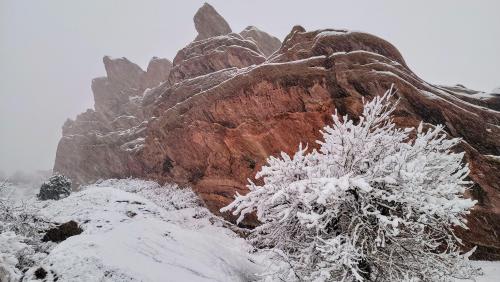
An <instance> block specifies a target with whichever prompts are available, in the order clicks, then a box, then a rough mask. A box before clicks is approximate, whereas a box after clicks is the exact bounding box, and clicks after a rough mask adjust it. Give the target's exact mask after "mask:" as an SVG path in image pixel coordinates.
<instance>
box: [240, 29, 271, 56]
mask: <svg viewBox="0 0 500 282" xmlns="http://www.w3.org/2000/svg"><path fill="white" fill-rule="evenodd" d="M240 35H241V36H242V37H243V38H245V39H248V40H251V41H253V42H254V43H255V45H257V46H258V47H259V50H260V51H261V52H262V53H263V54H264V55H265V56H266V57H269V56H270V55H271V54H273V53H274V52H275V51H276V50H278V49H279V48H280V47H281V41H280V40H279V39H278V38H276V37H274V36H272V35H269V34H268V33H266V32H264V31H262V30H260V29H258V28H256V27H255V26H248V27H247V28H245V29H244V30H243V31H241V32H240Z"/></svg>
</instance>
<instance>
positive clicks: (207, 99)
mask: <svg viewBox="0 0 500 282" xmlns="http://www.w3.org/2000/svg"><path fill="white" fill-rule="evenodd" d="M204 7H205V8H204ZM204 7H202V9H200V11H201V12H200V11H199V12H198V13H197V16H195V22H196V19H198V20H199V19H208V20H206V23H210V22H211V21H212V20H213V19H218V20H220V18H218V17H216V16H214V14H213V13H214V11H215V10H214V9H213V8H212V9H210V8H206V6H204ZM199 13H201V15H199ZM203 13H208V14H210V15H211V16H209V15H203ZM215 13H216V12H215ZM217 15H218V14H217ZM224 22H225V21H224ZM202 25H203V24H202ZM221 26H224V25H221ZM198 32H199V33H200V34H205V35H206V36H209V37H207V38H203V39H201V37H205V35H203V36H200V35H199V36H198V37H197V39H196V40H195V41H194V42H192V43H190V44H189V45H188V46H186V47H185V48H183V49H181V50H180V51H179V52H178V54H177V56H176V57H175V59H174V61H173V67H172V70H171V71H170V73H169V74H168V77H167V75H163V76H162V78H163V81H165V82H163V83H162V84H160V85H159V86H157V87H155V88H153V89H150V90H146V91H144V94H139V95H138V93H139V92H140V91H141V90H138V91H137V90H134V89H137V87H139V85H142V84H141V82H140V81H141V79H139V78H137V77H143V76H144V75H143V74H142V73H141V72H140V71H139V70H137V68H135V67H133V66H130V65H128V64H123V62H122V61H120V62H119V63H118V62H117V64H116V66H120V67H119V69H122V70H126V71H125V73H126V74H121V75H118V74H115V70H114V69H113V71H111V69H112V68H110V71H109V72H108V77H107V78H106V80H105V81H108V84H111V85H112V87H110V88H109V89H111V90H112V91H111V90H110V91H108V92H110V93H113V95H110V97H111V98H109V99H101V100H99V102H98V99H97V98H96V111H92V110H89V111H87V112H86V113H84V114H82V115H80V116H79V117H78V118H77V119H76V121H75V122H69V123H68V124H66V125H65V126H64V128H63V138H62V139H61V141H60V144H59V147H58V153H57V157H56V163H55V167H54V170H55V171H59V172H62V173H64V174H66V175H69V176H70V177H71V178H72V179H73V181H75V179H77V180H78V183H88V182H92V181H95V180H97V179H99V178H109V177H129V176H135V177H142V178H150V179H155V180H157V181H160V182H163V181H173V182H176V183H179V184H181V185H191V186H193V188H194V189H195V191H196V192H197V193H198V194H199V195H200V196H201V197H202V199H203V200H204V201H205V203H206V205H207V206H208V207H209V209H210V210H211V211H213V212H215V213H218V210H219V208H221V207H222V206H224V205H226V204H227V203H229V202H230V201H231V200H232V196H233V195H234V193H235V192H236V191H238V192H240V193H245V192H246V191H247V190H246V189H247V188H246V186H245V185H246V183H247V178H253V177H254V175H255V173H256V172H257V171H258V170H259V169H260V167H261V166H262V165H263V164H264V163H265V160H266V158H267V157H268V156H270V155H277V154H278V153H279V152H280V151H285V152H287V153H292V152H294V151H295V150H296V149H297V146H298V144H299V143H303V144H309V145H310V148H313V147H314V146H315V142H314V141H315V140H316V139H318V138H319V137H320V134H319V130H320V129H321V128H322V127H323V126H325V125H326V124H328V123H330V122H331V115H332V114H333V112H334V111H335V110H338V112H339V113H340V114H342V115H344V114H349V115H350V116H353V117H356V116H358V115H359V114H360V112H361V110H362V102H361V99H362V98H363V97H366V98H369V97H370V96H372V95H377V94H381V93H383V92H385V90H387V89H388V88H389V87H390V86H391V85H392V84H394V86H395V88H396V89H397V91H398V92H397V93H398V94H397V95H398V97H399V98H400V99H401V101H400V104H399V106H398V109H397V111H396V113H395V121H396V123H397V124H398V125H400V126H417V125H418V123H419V122H420V121H421V120H423V121H424V122H426V123H428V124H444V125H445V126H446V130H447V132H448V133H449V134H450V135H451V136H457V137H462V138H463V139H464V142H463V144H462V146H461V148H459V149H460V150H463V151H465V152H466V158H467V161H468V162H469V164H470V168H471V171H472V172H471V179H472V180H473V181H474V182H475V184H474V186H473V189H472V190H471V193H470V194H471V195H470V196H472V197H474V198H475V199H477V200H478V201H479V204H478V206H477V207H476V208H475V210H474V211H473V212H472V214H471V216H470V218H469V226H470V231H461V236H462V237H463V238H464V239H465V242H466V243H467V244H468V245H472V244H477V245H479V249H478V252H477V254H476V256H477V257H480V258H490V259H499V258H500V239H499V237H498V236H499V235H497V234H500V211H499V207H500V184H499V183H500V162H499V161H498V155H500V126H499V125H500V112H499V109H498V105H499V103H500V97H498V95H493V94H492V95H489V94H488V95H487V94H485V93H481V92H478V91H474V90H470V89H466V88H464V87H461V86H454V87H444V86H437V85H431V84H429V83H427V82H425V81H424V80H422V79H421V78H419V77H418V76H417V75H416V74H414V73H413V72H412V71H411V70H410V69H409V68H408V66H407V65H406V63H405V61H404V59H403V56H402V55H401V54H400V52H399V51H398V50H397V49H396V48H395V47H394V46H393V45H391V44H390V43H388V42H387V41H385V40H383V39H381V38H378V37H376V36H373V35H370V34H366V33H361V32H350V31H346V30H333V29H325V30H317V31H306V30H305V29H304V28H303V27H300V26H295V27H293V29H292V31H291V32H290V34H289V35H287V36H286V37H285V39H284V42H283V44H281V45H280V46H279V48H278V49H277V50H274V51H271V50H270V49H272V48H270V49H266V48H264V47H262V46H271V45H272V43H270V44H264V43H262V42H260V43H259V42H258V40H257V39H255V38H254V37H251V39H249V38H250V37H249V36H248V34H246V33H244V32H242V33H241V34H235V33H231V31H230V29H229V30H228V29H225V28H220V29H219V28H217V31H216V32H215V31H214V32H212V31H210V32H208V31H203V32H200V30H198ZM273 48H274V47H273ZM264 50H265V51H264ZM267 54H270V56H269V55H267ZM266 57H267V59H266ZM105 64H106V62H105ZM125 66H126V67H125ZM148 69H149V68H148ZM106 70H108V67H106ZM118 73H120V72H119V71H118ZM121 79H125V80H126V81H122V82H120V83H118V82H116V81H121ZM113 81H115V82H116V84H115V82H113ZM122 86H123V87H124V88H120V87H122ZM142 87H143V86H142ZM143 88H144V87H143ZM116 89H119V92H116V91H115V90H116ZM140 89H142V88H140ZM129 92H130V93H129ZM118 93H120V94H118ZM115 95H118V96H119V97H118V98H115ZM104 96H105V97H108V96H106V95H104ZM123 96H125V97H126V99H125V98H123ZM99 97H100V96H99ZM101 103H103V105H100V104H101ZM97 104H99V105H97ZM116 108H118V109H116ZM104 109H106V112H105V113H103V112H102V111H103V110H104ZM117 112H120V113H130V115H120V116H117V115H118V114H115V113H117ZM109 113H112V114H109ZM108 115H111V118H110V117H108ZM113 117H114V119H112V118H113ZM224 216H226V217H227V218H231V217H230V216H229V215H227V214H226V215H224ZM246 224H249V225H251V224H255V222H254V221H252V219H249V220H247V222H246Z"/></svg>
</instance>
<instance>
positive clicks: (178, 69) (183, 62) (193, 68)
mask: <svg viewBox="0 0 500 282" xmlns="http://www.w3.org/2000/svg"><path fill="white" fill-rule="evenodd" d="M264 61H265V57H264V55H263V54H262V53H261V52H260V50H259V48H258V47H257V46H256V45H255V43H254V42H252V41H249V40H245V39H243V38H242V37H241V36H240V35H238V34H235V33H230V34H227V35H224V36H216V37H211V38H208V39H205V40H200V41H194V42H192V43H190V44H189V45H188V46H186V47H184V48H183V49H181V50H180V51H179V52H178V53H177V55H176V56H175V58H174V67H173V68H172V71H171V73H170V77H169V79H168V81H169V82H170V84H175V83H176V82H179V81H181V80H184V79H190V78H193V77H198V76H202V75H205V74H209V73H212V72H216V71H219V70H223V69H227V68H232V67H235V68H243V67H247V66H251V65H257V64H261V63H263V62H264Z"/></svg>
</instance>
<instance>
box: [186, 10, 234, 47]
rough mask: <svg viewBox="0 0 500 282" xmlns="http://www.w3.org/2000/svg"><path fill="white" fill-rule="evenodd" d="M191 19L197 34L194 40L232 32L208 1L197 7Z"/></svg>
mask: <svg viewBox="0 0 500 282" xmlns="http://www.w3.org/2000/svg"><path fill="white" fill-rule="evenodd" d="M193 20H194V26H195V28H196V31H198V36H197V37H196V39H195V40H202V39H206V38H210V37H214V36H218V35H225V34H228V33H231V32H232V30H231V27H230V26H229V24H228V23H227V22H226V20H225V19H224V18H223V17H222V16H221V15H220V14H219V13H217V11H216V10H215V9H214V7H212V6H211V5H210V4H208V3H205V4H203V6H201V8H200V9H198V11H197V12H196V14H195V15H194V18H193Z"/></svg>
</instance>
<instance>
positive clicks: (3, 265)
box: [0, 231, 29, 281]
mask: <svg viewBox="0 0 500 282" xmlns="http://www.w3.org/2000/svg"><path fill="white" fill-rule="evenodd" d="M27 248H29V246H28V245H26V244H25V243H24V242H23V237H20V236H17V235H16V234H15V233H14V232H11V231H9V232H0V281H18V280H19V279H20V278H21V275H22V272H21V270H20V269H18V268H17V267H16V265H17V264H18V263H19V260H18V257H19V256H20V253H22V252H23V250H25V249H27Z"/></svg>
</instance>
